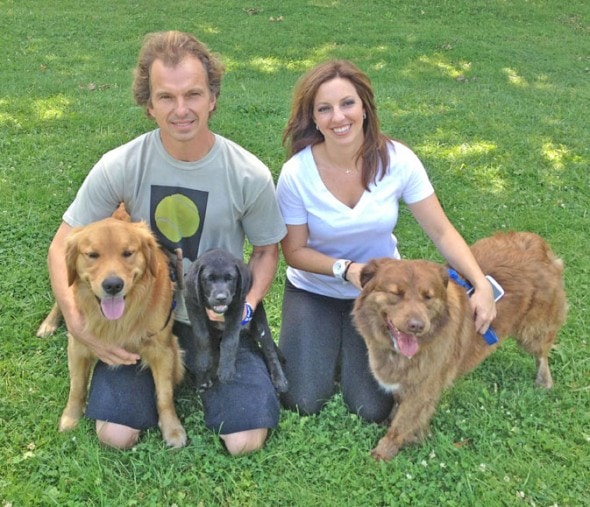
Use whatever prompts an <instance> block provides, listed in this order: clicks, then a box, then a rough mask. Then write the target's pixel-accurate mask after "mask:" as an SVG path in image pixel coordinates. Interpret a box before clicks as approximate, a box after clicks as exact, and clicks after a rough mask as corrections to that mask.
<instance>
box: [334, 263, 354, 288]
mask: <svg viewBox="0 0 590 507" xmlns="http://www.w3.org/2000/svg"><path fill="white" fill-rule="evenodd" d="M351 262H352V261H349V260H347V259H338V260H337V261H336V262H335V263H334V264H333V265H332V273H334V278H336V279H337V280H340V281H341V282H343V283H347V282H346V279H345V278H344V274H345V273H346V268H347V267H348V265H349V264H350V263H351Z"/></svg>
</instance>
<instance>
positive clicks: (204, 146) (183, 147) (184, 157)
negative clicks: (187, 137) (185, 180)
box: [160, 130, 215, 162]
mask: <svg viewBox="0 0 590 507" xmlns="http://www.w3.org/2000/svg"><path fill="white" fill-rule="evenodd" d="M160 139H161V140H162V145H163V146H164V149H165V150H166V151H167V152H168V155H170V156H171V157H172V158H174V159H176V160H180V161H181V162H197V161H198V160H201V159H202V158H205V157H206V156H207V154H208V153H209V152H210V151H211V148H213V145H214V144H215V135H214V134H213V132H211V131H209V130H208V131H207V132H206V134H205V135H204V136H203V137H202V138H201V139H200V140H193V141H192V142H190V143H188V142H187V143H182V142H178V141H174V140H170V139H166V138H164V137H163V136H162V134H161V133H160Z"/></svg>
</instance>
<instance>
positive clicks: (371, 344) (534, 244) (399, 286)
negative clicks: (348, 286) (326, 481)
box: [353, 232, 567, 460]
mask: <svg viewBox="0 0 590 507" xmlns="http://www.w3.org/2000/svg"><path fill="white" fill-rule="evenodd" d="M472 251H473V254H474V256H475V258H476V259H477V261H478V263H479V265H480V266H481V269H482V270H483V272H484V273H486V274H489V275H491V276H493V277H494V278H495V279H496V280H497V281H498V282H499V283H500V285H501V286H502V287H503V289H504V291H505V295H504V297H503V298H502V299H500V300H499V301H498V303H497V317H496V319H495V320H494V321H493V323H492V326H493V329H494V331H495V333H496V335H497V336H498V338H499V342H501V341H502V340H503V339H504V338H506V337H507V336H514V337H515V338H516V340H517V341H518V342H519V344H520V345H521V346H522V347H523V348H524V349H525V350H526V351H527V352H529V353H530V354H532V355H533V356H534V357H535V358H536V360H537V367H538V370H537V378H536V385H537V386H540V387H545V388H550V387H552V385H553V380H552V378H551V372H550V370H549V364H548V354H549V351H550V349H551V347H552V345H553V342H554V340H555V338H556V335H557V332H558V330H559V328H560V327H561V325H562V324H563V323H564V322H565V318H566V313H567V303H566V296H565V291H564V286H563V264H562V261H561V260H560V259H558V258H556V257H555V255H554V254H553V252H552V251H551V250H550V248H549V246H548V245H547V243H546V242H545V241H544V240H543V239H542V238H541V237H540V236H538V235H536V234H533V233H526V232H515V233H500V234H496V235H495V236H492V237H490V238H485V239H482V240H480V241H478V242H477V243H475V244H474V245H473V246H472ZM361 283H362V285H363V289H362V292H361V294H360V295H359V297H358V298H357V300H356V302H355V306H354V309H353V319H354V322H355V325H356V326H357V328H358V330H359V332H360V334H361V335H362V336H363V338H364V340H365V342H366V344H367V347H368V351H369V362H370V367H371V371H372V373H373V375H374V376H375V378H376V379H377V381H378V382H379V383H380V384H381V386H382V387H383V388H385V389H387V390H388V391H391V393H392V394H393V396H394V398H395V400H396V407H395V408H394V411H393V412H392V420H391V424H390V426H389V429H388V431H387V434H386V435H385V436H384V437H383V438H382V439H381V440H380V441H379V443H378V445H377V446H376V447H375V448H374V449H373V450H372V451H371V454H372V456H373V457H374V458H375V459H379V460H389V459H391V458H393V457H394V456H395V455H396V454H397V453H398V452H399V450H400V449H401V448H402V447H404V446H405V445H407V444H409V443H412V442H418V441H420V439H421V438H423V436H424V434H425V432H426V430H427V428H428V423H429V422H430V419H431V418H432V416H433V414H434V412H435V409H436V405H437V403H438V401H439V398H440V395H441V393H442V391H443V389H445V388H447V387H449V386H450V385H451V384H452V383H453V381H454V380H455V379H456V378H458V377H459V376H460V375H462V374H464V373H466V372H468V371H469V370H471V369H473V368H475V367H476V366H477V365H478V364H479V363H480V362H481V361H483V359H484V358H485V357H487V356H488V355H489V354H491V353H492V352H493V351H494V350H496V348H497V346H498V344H499V342H498V344H495V345H488V343H486V341H485V340H484V338H483V337H482V336H481V335H480V334H478V333H477V332H476V331H475V326H474V323H473V316H472V312H471V308H470V306H469V301H468V296H467V294H466V290H465V288H464V287H462V286H461V285H459V284H458V283H455V281H453V280H452V279H449V272H448V270H447V268H446V267H444V266H442V265H439V264H435V263H432V262H428V261H424V260H414V261H409V260H394V259H376V260H372V261H370V262H369V263H367V265H366V266H365V267H364V268H363V271H362V274H361Z"/></svg>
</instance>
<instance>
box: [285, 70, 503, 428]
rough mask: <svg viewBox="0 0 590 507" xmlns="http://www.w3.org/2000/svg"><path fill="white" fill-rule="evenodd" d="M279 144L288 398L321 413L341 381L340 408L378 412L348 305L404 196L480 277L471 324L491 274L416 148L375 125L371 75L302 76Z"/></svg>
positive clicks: (481, 309) (438, 239) (434, 235)
mask: <svg viewBox="0 0 590 507" xmlns="http://www.w3.org/2000/svg"><path fill="white" fill-rule="evenodd" d="M283 143H284V144H285V146H286V147H287V150H288V156H289V157H290V158H289V160H288V161H287V162H286V163H285V164H284V166H283V168H282V171H281V174H280V177H279V181H278V184H277V195H278V200H279V205H280V207H281V212H282V214H283V218H284V219H285V223H286V224H287V230H288V232H287V236H286V237H285V238H284V239H283V241H282V248H283V253H284V256H285V259H286V261H287V264H288V265H289V267H288V269H287V281H286V285H285V294H284V300H283V311H282V324H281V334H280V342H279V346H280V348H281V350H282V352H283V354H284V355H285V358H286V364H285V369H286V375H287V378H288V380H289V386H290V389H289V392H288V393H287V394H286V395H285V396H284V397H283V404H284V405H285V406H286V407H287V408H291V409H296V410H299V412H300V413H302V414H313V413H317V412H318V411H319V410H320V409H321V408H322V406H323V405H324V404H325V403H326V401H328V400H329V399H330V397H331V396H332V395H333V394H334V392H335V390H336V387H335V385H336V382H339V383H340V388H341V391H342V395H343V399H344V402H345V404H346V405H347V407H348V408H349V409H350V410H351V411H353V412H356V413H358V414H359V415H361V416H362V417H364V418H365V419H367V420H370V421H375V422H380V421H383V420H384V419H386V418H387V416H388V415H389V412H390V410H391V408H392V404H393V400H392V398H391V395H390V394H388V393H385V392H384V391H382V390H380V388H379V387H378V385H377V383H376V382H375V380H374V379H373V377H372V375H371V373H370V370H369V365H368V359H367V350H366V347H365V344H364V341H363V339H362V338H361V337H360V335H359V334H358V333H357V331H356V330H355V328H354V325H353V324H352V321H351V316H350V311H351V309H352V305H353V303H354V299H355V298H356V297H357V295H358V294H359V291H360V288H361V286H360V272H361V269H362V268H363V265H364V263H366V262H367V261H368V260H369V259H371V258H376V257H384V256H388V257H394V258H399V252H398V249H397V238H396V237H395V236H394V235H393V234H392V231H393V229H394V228H395V225H396V223H397V218H398V212H399V201H400V200H403V201H404V202H405V203H406V205H407V206H408V208H409V209H410V211H411V212H412V214H413V216H414V217H415V219H416V220H417V222H418V223H419V224H420V226H421V227H422V228H423V229H424V231H425V232H426V234H428V236H429V237H430V238H431V240H432V241H433V242H434V244H435V245H436V247H437V248H438V250H439V251H440V253H441V254H442V255H443V256H444V258H445V259H446V260H447V261H448V263H449V264H450V265H451V266H453V267H454V268H455V269H456V270H458V271H459V272H460V273H462V274H463V275H464V276H465V277H466V278H467V279H468V280H469V281H470V282H471V284H472V285H473V286H474V287H475V293H474V295H473V297H472V298H471V304H472V309H473V313H474V321H475V322H474V325H475V328H476V329H477V331H479V332H480V333H484V332H485V331H486V330H487V328H488V327H489V325H490V323H491V322H492V320H493V319H494V317H495V314H496V309H495V304H494V299H493V294H492V289H491V287H490V284H489V283H488V282H487V280H486V278H485V277H484V274H483V273H482V271H481V269H480V268H479V266H478V265H477V262H476V261H475V259H474V258H473V256H472V254H471V251H470V249H469V247H468V246H467V244H466V243H465V241H464V240H463V238H462V237H461V236H460V234H459V233H458V232H457V230H456V229H455V228H454V227H453V225H452V224H451V223H450V222H449V220H448V218H447V217H446V215H445V213H444V212H443V210H442V208H441V206H440V203H439V201H438V199H437V197H436V195H435V193H434V189H433V187H432V185H431V183H430V181H429V179H428V176H427V174H426V171H425V169H424V167H423V165H422V163H421V162H420V160H419V159H418V158H417V157H416V155H415V154H414V153H413V152H412V151H411V150H410V149H408V148H407V147H406V146H404V145H403V144H401V143H399V142H397V141H394V140H392V139H389V138H388V137H386V136H385V135H384V134H383V133H382V132H381V131H380V127H379V120H378V118H377V113H376V107H375V103H374V97H373V91H372V88H371V83H370V81H369V79H368V77H367V76H366V75H365V74H364V73H363V72H361V71H360V70H359V69H358V68H357V67H356V66H355V65H353V64H352V63H350V62H348V61H345V60H335V61H329V62H325V63H322V64H320V65H318V66H317V67H315V68H313V69H311V70H310V71H309V72H308V73H307V74H305V75H304V76H303V77H302V78H301V79H300V80H299V82H298V84H297V86H296V88H295V93H294V98H293V106H292V110H291V116H290V118H289V122H288V124H287V127H286V129H285V133H284V136H283Z"/></svg>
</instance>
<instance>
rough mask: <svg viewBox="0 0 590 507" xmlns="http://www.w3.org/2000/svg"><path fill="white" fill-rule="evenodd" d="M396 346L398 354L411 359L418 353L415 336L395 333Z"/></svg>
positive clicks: (399, 332)
mask: <svg viewBox="0 0 590 507" xmlns="http://www.w3.org/2000/svg"><path fill="white" fill-rule="evenodd" d="M396 338H397V346H398V347H399V351H400V354H402V355H404V356H406V357H413V356H415V355H416V352H418V340H417V339H416V335H413V334H407V333H402V332H401V331H399V330H398V331H397V334H396Z"/></svg>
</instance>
